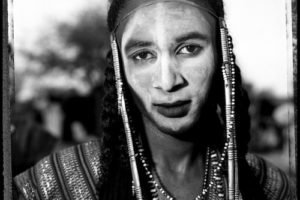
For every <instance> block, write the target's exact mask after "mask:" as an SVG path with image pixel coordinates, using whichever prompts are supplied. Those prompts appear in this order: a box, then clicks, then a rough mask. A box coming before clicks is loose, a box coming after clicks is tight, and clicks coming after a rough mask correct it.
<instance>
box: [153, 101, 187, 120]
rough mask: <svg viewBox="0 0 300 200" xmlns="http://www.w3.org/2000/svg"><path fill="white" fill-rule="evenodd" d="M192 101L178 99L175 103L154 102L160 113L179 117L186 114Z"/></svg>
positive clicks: (170, 116)
mask: <svg viewBox="0 0 300 200" xmlns="http://www.w3.org/2000/svg"><path fill="white" fill-rule="evenodd" d="M190 106H191V101H190V100H188V101H176V102H173V103H160V104H154V107H155V108H156V109H157V111H158V113H160V114H161V115H163V116H165V117H169V118H179V117H183V116H185V115H186V114H187V113H188V112H189V109H190Z"/></svg>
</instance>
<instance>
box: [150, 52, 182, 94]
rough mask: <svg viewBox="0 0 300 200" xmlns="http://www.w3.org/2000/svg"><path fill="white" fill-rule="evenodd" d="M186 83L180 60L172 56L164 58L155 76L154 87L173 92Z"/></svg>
mask: <svg viewBox="0 0 300 200" xmlns="http://www.w3.org/2000/svg"><path fill="white" fill-rule="evenodd" d="M185 83H186V80H185V79H184V77H183V75H182V73H181V71H180V69H179V63H178V61H177V60H176V59H174V58H173V59H172V58H170V57H164V58H162V59H161V61H160V63H159V64H158V68H157V69H156V71H155V73H154V76H153V87H154V88H156V89H160V90H162V91H165V92H173V91H176V90H178V89H180V88H182V87H183V86H184V85H185Z"/></svg>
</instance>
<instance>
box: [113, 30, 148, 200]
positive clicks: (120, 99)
mask: <svg viewBox="0 0 300 200" xmlns="http://www.w3.org/2000/svg"><path fill="white" fill-rule="evenodd" d="M111 49H112V55H113V66H114V71H115V78H116V88H117V95H118V111H119V114H121V116H122V120H123V125H124V130H125V134H126V140H127V147H128V155H129V160H130V167H131V173H132V179H133V183H134V188H133V189H134V193H135V196H136V199H137V200H142V199H143V198H142V190H141V185H140V179H139V173H138V169H137V164H136V159H135V152H134V146H133V140H132V134H131V130H130V126H129V121H128V115H127V110H126V105H125V99H124V94H123V90H122V87H123V86H122V85H123V83H122V79H121V71H120V62H119V55H118V46H117V42H116V38H115V36H113V35H112V36H111Z"/></svg>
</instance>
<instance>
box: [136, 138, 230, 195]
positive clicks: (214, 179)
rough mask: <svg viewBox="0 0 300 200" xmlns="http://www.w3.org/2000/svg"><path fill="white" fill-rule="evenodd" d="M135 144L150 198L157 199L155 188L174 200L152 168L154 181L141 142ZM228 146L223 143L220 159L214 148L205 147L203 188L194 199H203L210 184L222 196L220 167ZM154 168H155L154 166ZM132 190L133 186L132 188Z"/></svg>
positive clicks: (137, 141)
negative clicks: (210, 171)
mask: <svg viewBox="0 0 300 200" xmlns="http://www.w3.org/2000/svg"><path fill="white" fill-rule="evenodd" d="M135 143H136V145H137V149H138V155H139V159H140V161H141V163H142V166H143V168H144V170H145V172H146V175H147V177H148V184H149V186H150V192H151V198H152V200H158V194H157V190H159V191H160V192H161V193H162V194H163V195H164V196H165V197H166V198H167V199H168V200H175V198H174V197H172V196H171V195H170V193H169V192H167V191H166V190H165V189H164V188H163V184H162V182H161V180H160V178H159V176H158V174H157V172H156V171H155V170H154V172H155V175H156V177H157V179H158V182H156V181H155V179H154V175H153V174H152V172H151V169H150V168H149V166H150V165H149V163H148V162H147V158H146V157H145V155H144V151H145V150H144V149H143V146H142V144H141V143H140V141H139V140H136V142H135ZM227 148H228V143H227V142H226V143H225V146H224V150H223V152H222V154H221V158H220V161H218V156H217V153H216V152H215V151H214V150H210V148H208V149H207V155H206V163H205V166H206V167H205V175H204V181H203V189H202V192H201V194H199V195H197V196H196V197H195V199H194V200H204V198H205V196H206V194H207V192H208V191H209V189H210V188H212V186H215V189H216V192H217V196H218V198H224V196H225V195H224V188H223V183H222V179H221V175H220V174H221V173H220V172H221V169H222V163H223V161H224V160H225V155H226V150H227ZM210 163H211V165H212V167H211V169H212V176H210V177H211V178H210V180H209V182H207V181H208V176H209V173H208V170H209V167H208V166H209V164H210ZM154 169H155V168H154ZM133 190H134V188H133Z"/></svg>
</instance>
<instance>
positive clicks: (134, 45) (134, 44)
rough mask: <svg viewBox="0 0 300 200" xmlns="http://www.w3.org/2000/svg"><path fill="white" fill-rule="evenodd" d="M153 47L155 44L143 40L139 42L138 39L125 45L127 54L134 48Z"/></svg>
mask: <svg viewBox="0 0 300 200" xmlns="http://www.w3.org/2000/svg"><path fill="white" fill-rule="evenodd" d="M152 45H153V43H152V42H149V41H141V40H137V39H131V40H129V41H128V42H127V44H126V45H125V52H128V51H130V50H131V49H132V48H137V47H139V48H141V47H149V46H152Z"/></svg>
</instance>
